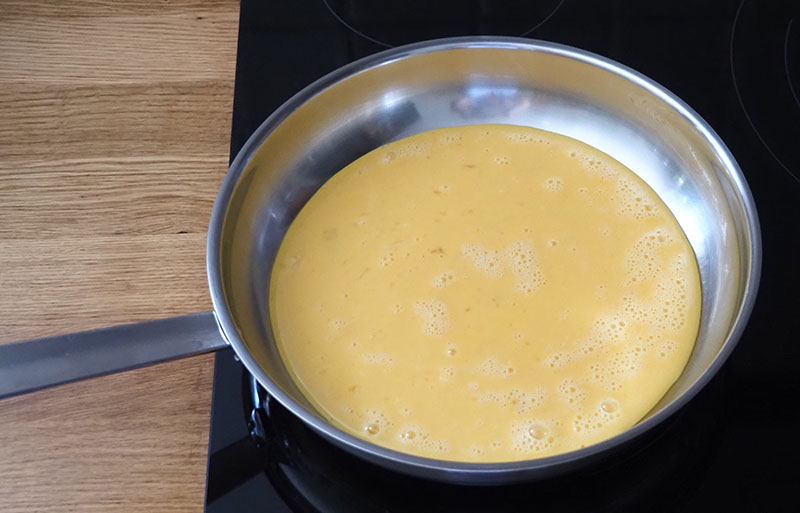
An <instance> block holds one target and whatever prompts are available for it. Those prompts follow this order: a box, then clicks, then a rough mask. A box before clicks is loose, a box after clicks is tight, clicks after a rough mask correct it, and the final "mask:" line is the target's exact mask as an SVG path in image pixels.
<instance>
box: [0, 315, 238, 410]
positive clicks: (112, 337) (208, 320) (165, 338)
mask: <svg viewBox="0 0 800 513" xmlns="http://www.w3.org/2000/svg"><path fill="white" fill-rule="evenodd" d="M225 346H227V342H226V341H225V339H223V338H222V336H221V334H220V331H219V328H218V327H217V321H216V319H215V318H214V314H213V312H205V313H199V314H191V315H184V316H181V317H172V318H170V319H160V320H157V321H148V322H142V323H136V324H125V325H122V326H114V327H112V328H104V329H99V330H92V331H84V332H81V333H71V334H69V335H60V336H57V337H49V338H40V339H37V340H30V341H27V342H17V343H13V344H5V345H2V346H0V399H3V398H5V397H9V396H12V395H17V394H21V393H24V392H31V391H33V390H38V389H40V388H45V387H50V386H54V385H60V384H62V383H67V382H70V381H75V380H77V379H83V378H89V377H92V376H99V375H102V374H109V373H112V372H119V371H124V370H128V369H133V368H136V367H142V366H144V365H150V364H154V363H159V362H163V361H166V360H172V359H175V358H179V357H182V356H191V355H195V354H200V353H206V352H209V351H215V350H217V349H221V348H223V347H225Z"/></svg>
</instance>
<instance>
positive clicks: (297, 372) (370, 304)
mask: <svg viewBox="0 0 800 513" xmlns="http://www.w3.org/2000/svg"><path fill="white" fill-rule="evenodd" d="M269 294H270V320H271V322H272V327H273V330H274V332H275V335H276V339H277V341H278V346H279V349H280V352H281V356H282V357H283V359H284V361H285V363H286V365H287V367H288V368H289V369H290V371H291V372H292V374H293V377H294V379H295V381H296V382H297V384H298V386H299V387H300V388H301V389H302V390H303V392H304V393H305V394H306V395H307V397H308V398H309V399H310V401H311V402H312V403H313V404H315V405H316V406H317V408H318V409H319V411H320V412H321V413H322V414H323V415H325V416H327V417H328V418H329V419H330V421H331V422H332V423H334V424H335V425H337V426H339V427H341V428H342V429H345V430H346V431H348V432H350V433H352V434H354V435H355V436H359V437H361V438H364V439H366V440H369V441H371V442H374V443H376V444H379V445H383V446H386V447H389V448H392V449H395V450H398V451H402V452H408V453H412V454H416V455H421V456H427V457H432V458H437V459H447V460H456V461H480V462H499V461H515V460H522V459H531V458H538V457H543V456H549V455H553V454H558V453H563V452H567V451H571V450H575V449H578V448H581V447H585V446H587V445H590V444H593V443H596V442H599V441H601V440H604V439H607V438H609V437H611V436H614V435H615V434H618V433H620V432H622V431H624V430H625V429H627V428H629V427H631V426H632V425H633V424H635V423H636V422H637V421H638V420H640V419H641V418H642V417H643V416H644V415H645V414H646V413H647V412H648V411H649V410H650V409H651V408H652V407H653V406H654V405H655V404H656V403H657V402H658V400H659V399H660V398H661V397H662V396H663V395H664V393H665V392H666V390H667V389H668V388H669V387H670V386H671V385H672V383H674V381H675V380H676V379H677V377H678V376H679V375H680V373H681V371H682V369H683V367H684V365H685V364H686V361H687V360H688V358H689V354H690V353H691V350H692V347H693V344H694V340H695V337H696V335H697V330H698V325H699V317H700V300H701V290H700V280H699V273H698V270H697V265H696V261H695V257H694V254H693V252H692V249H691V247H690V245H689V243H688V241H687V240H686V237H685V235H684V234H683V232H682V231H681V228H680V226H679V225H678V223H677V221H676V220H675V219H674V217H673V216H672V214H671V213H670V211H669V209H668V208H667V206H666V205H665V204H664V203H663V202H662V201H661V200H660V198H659V197H658V196H657V195H656V194H655V192H653V191H652V190H651V189H650V188H649V187H648V186H647V185H646V184H645V183H644V182H643V181H642V180H641V179H639V178H638V177H637V176H636V175H635V174H634V173H633V172H631V171H630V170H628V169H627V168H625V167H624V166H622V165H621V164H620V163H619V162H617V161H615V160H614V159H613V158H611V157H609V156H608V155H605V154H603V153H602V152H600V151H598V150H596V149H594V148H592V147H590V146H587V145H585V144H583V143H581V142H579V141H576V140H574V139H570V138H567V137H564V136H560V135H557V134H553V133H549V132H545V131H542V130H536V129H533V128H527V127H516V126H510V125H475V126H464V127H453V128H447V129H440V130H434V131H430V132H424V133H421V134H418V135H415V136H413V137H410V138H408V139H404V140H401V141H397V142H395V143H391V144H388V145H386V146H383V147H381V148H378V149H376V150H374V151H372V152H370V153H368V154H367V155H365V156H363V157H362V158H360V159H358V160H357V161H356V162H354V163H353V164H351V165H349V166H348V167H346V168H345V169H343V170H342V171H340V172H339V173H337V174H336V175H335V176H334V177H332V178H331V179H330V180H329V181H328V182H327V183H326V184H325V185H324V186H323V187H322V188H321V189H320V190H319V191H318V192H317V193H316V194H315V195H314V196H313V197H312V198H311V200H310V201H309V202H308V203H307V205H306V206H305V207H304V208H303V209H302V211H301V212H300V213H299V215H298V216H297V218H296V220H295V221H294V223H293V224H292V226H291V227H290V229H289V231H288V232H287V234H286V237H285V239H284V241H283V242H282V244H281V247H280V249H279V251H278V255H277V257H276V260H275V264H274V267H273V274H272V280H271V289H270V291H269Z"/></svg>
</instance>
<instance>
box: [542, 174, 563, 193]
mask: <svg viewBox="0 0 800 513" xmlns="http://www.w3.org/2000/svg"><path fill="white" fill-rule="evenodd" d="M542 186H543V187H544V188H545V189H547V190H548V191H549V192H561V191H563V190H564V181H563V180H562V179H561V178H560V177H558V176H551V177H550V178H547V179H545V181H544V183H543V184H542Z"/></svg>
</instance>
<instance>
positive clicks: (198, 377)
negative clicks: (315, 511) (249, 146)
mask: <svg viewBox="0 0 800 513" xmlns="http://www.w3.org/2000/svg"><path fill="white" fill-rule="evenodd" d="M238 11H239V6H238V2H237V1H236V0H207V1H206V0H164V1H155V0H154V1H150V2H140V1H139V0H120V1H115V0H76V1H74V2H64V1H61V0H0V327H2V329H1V330H0V343H5V342H11V341H15V340H21V339H27V338H34V337H40V336H47V335H55V334H60V333H68V332H73V331H78V330H83V329H89V328H95V327H102V326H109V325H114V324H119V323H125V322H134V321H143V320H147V319H155V318H161V317H168V316H173V315H178V314H184V313H190V312H199V311H204V310H210V308H211V304H210V299H209V295H208V288H207V285H206V278H205V238H206V228H207V223H208V219H209V216H210V213H211V207H212V204H213V201H214V198H215V195H216V191H217V188H218V186H219V184H220V182H221V180H222V177H223V175H224V174H225V170H226V168H227V162H228V145H229V138H230V124H231V109H232V105H233V80H234V69H235V61H236V40H237V28H238ZM212 373H213V356H212V355H205V356H200V357H195V358H190V359H187V360H183V361H177V362H173V363H167V364H163V365H157V366H153V367H149V368H145V369H140V370H137V371H132V372H128V373H123V374H119V375H114V376H108V377H103V378H98V379H93V380H89V381H84V382H80V383H75V384H71V385H65V386H62V387H59V388H55V389H51V390H45V391H41V392H37V393H34V394H30V395H25V396H21V397H16V398H12V399H9V400H5V401H2V402H0V511H2V512H4V513H9V512H34V511H35V512H49V511H98V512H99V511H102V512H109V511H125V512H135V511H142V512H145V511H146V512H153V511H174V512H177V511H202V508H203V497H204V490H205V475H206V453H207V445H208V444H207V442H208V429H209V411H210V406H211V388H212V386H211V385H212Z"/></svg>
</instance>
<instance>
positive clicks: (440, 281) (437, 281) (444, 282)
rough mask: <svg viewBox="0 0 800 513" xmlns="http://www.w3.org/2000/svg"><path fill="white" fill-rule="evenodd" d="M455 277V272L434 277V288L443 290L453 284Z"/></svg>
mask: <svg viewBox="0 0 800 513" xmlns="http://www.w3.org/2000/svg"><path fill="white" fill-rule="evenodd" d="M455 277H456V273H455V271H452V270H447V271H444V272H442V273H440V274H437V275H436V276H434V278H433V286H434V287H436V288H437V289H443V288H445V287H447V286H448V285H450V284H452V283H453V280H454V279H455Z"/></svg>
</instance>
